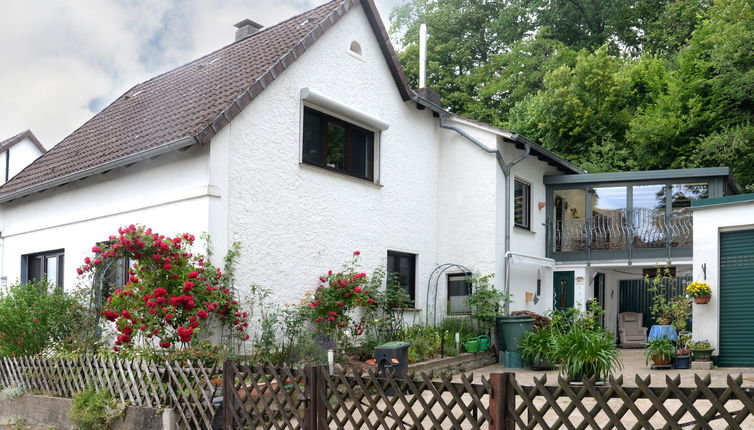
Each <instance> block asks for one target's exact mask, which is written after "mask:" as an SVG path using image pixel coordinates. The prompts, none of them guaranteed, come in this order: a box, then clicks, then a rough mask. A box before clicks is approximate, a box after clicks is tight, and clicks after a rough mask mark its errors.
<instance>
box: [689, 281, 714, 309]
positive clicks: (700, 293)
mask: <svg viewBox="0 0 754 430" xmlns="http://www.w3.org/2000/svg"><path fill="white" fill-rule="evenodd" d="M686 294H688V295H689V296H691V297H693V298H694V303H696V304H697V305H704V304H707V303H709V301H710V298H712V288H711V287H710V286H709V284H707V283H706V282H692V283H690V284H689V285H688V286H687V287H686Z"/></svg>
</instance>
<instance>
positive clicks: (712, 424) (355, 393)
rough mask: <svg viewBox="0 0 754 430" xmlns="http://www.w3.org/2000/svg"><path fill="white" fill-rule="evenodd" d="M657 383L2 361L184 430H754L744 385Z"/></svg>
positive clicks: (233, 365) (7, 367)
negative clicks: (167, 416)
mask: <svg viewBox="0 0 754 430" xmlns="http://www.w3.org/2000/svg"><path fill="white" fill-rule="evenodd" d="M651 382H652V381H651V379H650V377H648V376H647V377H643V378H642V377H639V376H636V377H635V378H634V379H633V381H627V382H624V381H623V379H622V378H620V377H619V378H610V379H609V380H608V381H606V382H605V383H602V384H600V383H597V382H596V381H594V380H585V381H582V382H581V383H580V384H573V383H571V382H570V381H567V380H565V379H563V378H557V380H556V381H554V383H548V379H547V377H545V376H543V377H541V378H534V381H533V383H532V384H528V385H527V384H521V383H519V382H518V381H517V380H516V378H515V375H514V374H513V373H503V374H501V373H493V374H491V375H490V377H489V379H485V378H484V377H482V378H481V379H480V380H479V381H478V382H473V378H472V377H471V376H468V375H461V376H459V377H455V378H453V379H451V378H449V377H447V376H443V377H440V378H434V379H432V378H430V377H429V376H427V375H424V374H420V375H418V376H413V377H411V378H408V379H405V380H403V379H399V378H396V377H394V376H393V375H387V376H382V375H379V374H376V373H374V372H368V373H365V374H362V373H359V372H354V371H350V372H348V374H345V373H341V372H335V373H334V374H330V373H329V372H328V371H327V369H326V368H325V367H323V366H310V367H306V368H304V369H294V368H287V367H283V368H279V367H265V366H252V365H244V364H240V363H237V362H230V361H229V362H226V363H225V364H224V366H223V368H222V369H221V368H220V367H219V366H217V365H205V364H203V363H190V362H180V363H179V362H151V361H145V360H125V359H115V358H108V359H105V358H102V357H81V358H77V359H48V358H42V357H5V358H0V388H6V387H11V386H21V387H24V388H26V389H27V390H28V391H30V392H37V393H44V394H50V395H55V396H64V397H70V396H72V395H73V394H74V393H76V392H80V391H83V390H84V389H86V388H96V389H102V388H105V389H107V390H109V391H110V393H111V394H112V395H113V396H114V397H116V398H119V399H121V400H123V401H125V402H127V403H128V404H130V405H135V406H148V407H154V408H161V407H170V408H173V409H174V410H175V412H176V415H177V419H178V427H179V428H181V429H211V428H225V429H247V428H262V429H280V430H282V429H291V430H298V429H302V430H315V429H317V430H319V429H325V428H331V429H362V428H363V429H370V430H376V429H391V430H393V429H446V428H453V429H483V428H484V429H487V428H489V429H506V430H508V429H510V430H513V429H547V430H549V429H552V430H556V429H569V430H583V429H606V430H607V429H620V430H623V429H626V430H627V429H632V430H636V429H675V430H681V429H687V428H692V429H718V428H720V429H723V428H726V429H747V428H751V429H754V397H753V396H752V394H753V393H752V391H753V390H752V389H751V388H748V387H745V386H744V380H743V378H742V377H741V376H738V377H734V376H728V377H727V380H726V381H725V385H724V386H721V387H716V386H713V385H712V384H711V378H710V376H709V375H707V376H704V377H702V376H698V375H695V376H694V378H693V382H687V383H686V384H681V378H680V377H679V376H676V377H673V378H671V377H668V376H666V377H665V379H664V381H662V384H660V386H657V385H655V386H652V384H651ZM221 395H222V398H221V397H220V396H221ZM221 411H222V412H221Z"/></svg>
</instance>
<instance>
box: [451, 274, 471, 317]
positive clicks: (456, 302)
mask: <svg viewBox="0 0 754 430" xmlns="http://www.w3.org/2000/svg"><path fill="white" fill-rule="evenodd" d="M470 295H471V280H470V279H469V275H468V274H466V273H449V274H448V314H468V313H471V306H469V302H468V298H469V296H470Z"/></svg>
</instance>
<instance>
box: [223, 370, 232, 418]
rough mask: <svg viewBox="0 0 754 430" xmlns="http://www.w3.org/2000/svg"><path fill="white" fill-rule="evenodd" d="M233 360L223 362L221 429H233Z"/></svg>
mask: <svg viewBox="0 0 754 430" xmlns="http://www.w3.org/2000/svg"><path fill="white" fill-rule="evenodd" d="M233 373H234V372H233V362H232V361H230V360H226V361H224V362H223V430H233V387H234V386H235V381H234V379H235V375H234V374H233Z"/></svg>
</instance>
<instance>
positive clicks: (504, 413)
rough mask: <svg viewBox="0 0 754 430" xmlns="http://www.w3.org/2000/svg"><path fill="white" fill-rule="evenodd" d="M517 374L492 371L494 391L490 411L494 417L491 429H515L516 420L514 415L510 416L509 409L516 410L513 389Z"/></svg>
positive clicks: (491, 396) (491, 380)
mask: <svg viewBox="0 0 754 430" xmlns="http://www.w3.org/2000/svg"><path fill="white" fill-rule="evenodd" d="M514 378H515V374H514V373H512V372H505V373H491V374H490V384H491V385H492V393H491V394H490V405H489V413H490V416H491V417H492V422H491V423H490V426H489V429H490V430H513V429H514V428H515V422H514V421H513V417H511V416H509V413H508V412H509V411H511V410H514V408H515V404H516V393H515V392H514V391H513V385H512V382H513V379H514Z"/></svg>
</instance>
